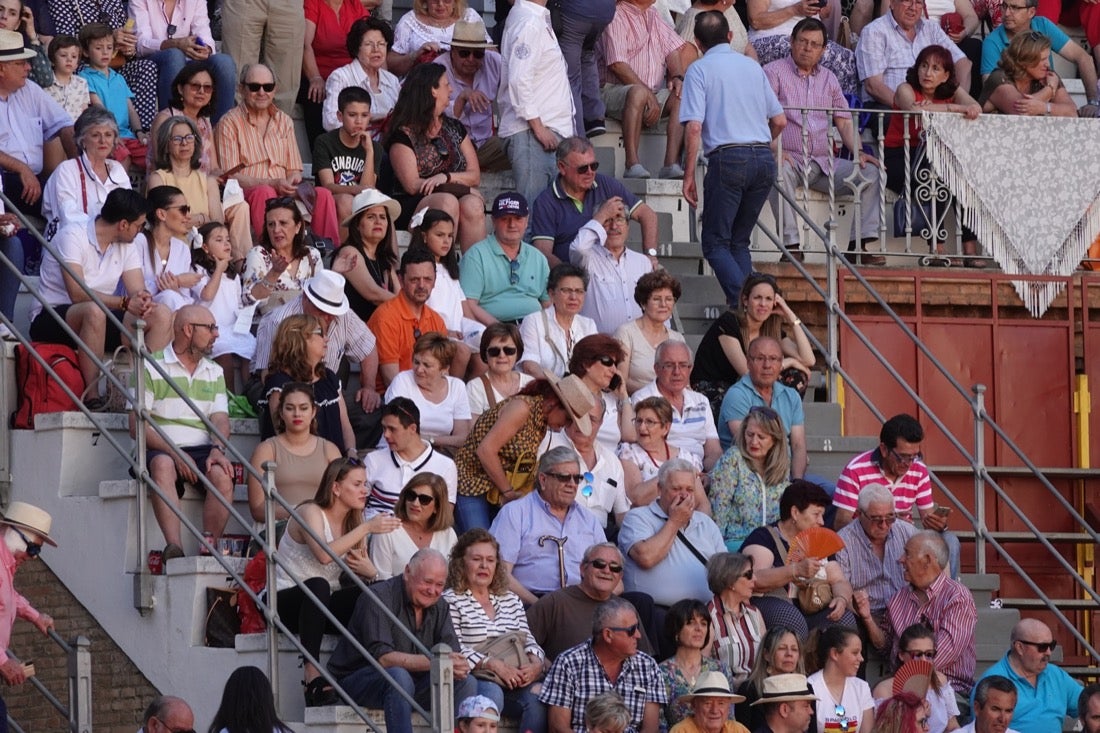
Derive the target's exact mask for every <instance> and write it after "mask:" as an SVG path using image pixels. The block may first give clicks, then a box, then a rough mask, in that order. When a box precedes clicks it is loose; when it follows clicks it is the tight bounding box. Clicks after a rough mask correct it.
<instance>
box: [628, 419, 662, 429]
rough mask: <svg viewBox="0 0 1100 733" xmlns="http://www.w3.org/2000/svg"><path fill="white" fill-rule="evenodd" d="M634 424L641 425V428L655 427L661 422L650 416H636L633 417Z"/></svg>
mask: <svg viewBox="0 0 1100 733" xmlns="http://www.w3.org/2000/svg"><path fill="white" fill-rule="evenodd" d="M634 424H635V425H641V426H642V427H643V428H655V427H657V426H658V425H660V424H661V421H660V420H654V419H653V418H651V417H636V418H634Z"/></svg>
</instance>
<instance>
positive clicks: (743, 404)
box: [718, 374, 806, 452]
mask: <svg viewBox="0 0 1100 733" xmlns="http://www.w3.org/2000/svg"><path fill="white" fill-rule="evenodd" d="M750 407H770V408H772V409H773V410H775V411H776V412H778V413H779V417H780V418H781V419H782V420H783V429H784V430H785V431H786V433H787V435H788V437H789V436H790V434H791V428H793V427H795V426H796V425H802V424H803V423H804V422H806V416H805V414H804V413H803V411H802V398H801V397H799V396H798V390H795V389H791V388H790V387H788V386H787V385H785V384H780V383H779V382H776V383H775V384H773V385H772V402H771V404H770V405H769V404H768V403H767V402H765V401H764V398H763V397H761V396H760V393H759V392H757V391H756V387H755V386H753V383H752V379H750V378H749V375H748V374H746V375H745V376H743V377H741V379H739V380H737V383H736V384H734V385H733V386H732V387H730V388H729V389H728V390H727V391H726V396H725V397H723V398H722V409H721V410H720V411H719V415H718V439H719V440H720V441H721V442H722V450H723V451H726V450H729V447H730V445H731V444H732V443H733V435H732V434H731V433H730V426H729V421H730V420H744V419H745V415H748V414H749V408H750ZM787 451H788V452H789V451H790V444H788V445H787Z"/></svg>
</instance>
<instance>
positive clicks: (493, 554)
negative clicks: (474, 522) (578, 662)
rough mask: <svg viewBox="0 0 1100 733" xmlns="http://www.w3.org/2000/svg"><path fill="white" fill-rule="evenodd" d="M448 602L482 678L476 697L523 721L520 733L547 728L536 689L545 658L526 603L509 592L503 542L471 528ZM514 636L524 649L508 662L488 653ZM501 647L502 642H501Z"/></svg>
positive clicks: (453, 566)
mask: <svg viewBox="0 0 1100 733" xmlns="http://www.w3.org/2000/svg"><path fill="white" fill-rule="evenodd" d="M447 586H448V588H447V590H445V591H443V600H445V601H447V605H449V606H450V607H451V621H452V622H453V623H454V627H455V634H456V635H457V636H458V641H459V644H461V649H460V650H459V651H461V653H462V656H464V657H466V661H467V662H469V663H470V669H472V670H473V674H474V676H475V677H477V678H478V680H477V694H479V695H484V696H485V697H487V698H489V699H490V700H492V701H493V703H494V704H495V705H496V706H497V709H498V710H500V711H501V712H503V713H505V714H506V715H509V716H511V717H512V718H513V719H515V718H518V719H519V729H520V730H521V731H543V730H546V706H545V705H543V704H542V703H541V702H539V700H538V697H537V688H536V691H532V685H534V684H535V683H537V682H538V681H539V680H541V679H542V675H543V660H544V659H545V656H546V655H545V654H544V653H543V651H542V649H541V648H540V647H539V645H538V642H537V641H535V637H534V636H532V635H531V630H530V628H529V627H528V625H527V616H526V614H525V613H524V611H523V601H521V600H520V598H519V596H517V595H516V594H515V593H514V592H513V591H510V590H508V573H507V572H506V571H505V569H504V564H503V563H502V562H501V560H500V544H499V543H498V542H497V540H496V538H495V537H493V535H491V534H489V532H488V531H487V530H484V529H471V530H470V531H469V532H466V533H464V534H463V535H462V536H461V537H459V538H458V543H457V544H456V545H455V546H454V549H453V550H451V561H450V565H449V567H448V570H447ZM505 635H511V636H513V637H514V638H515V639H516V641H517V643H518V645H521V646H522V647H523V655H522V658H521V656H520V655H519V654H518V649H517V652H516V653H515V654H514V655H512V656H510V658H508V659H503V658H500V657H498V656H494V655H492V654H490V653H487V652H488V651H489V650H490V649H491V648H492V646H493V645H494V642H496V641H497V640H498V639H500V638H501V637H503V636H505ZM498 644H499V642H498Z"/></svg>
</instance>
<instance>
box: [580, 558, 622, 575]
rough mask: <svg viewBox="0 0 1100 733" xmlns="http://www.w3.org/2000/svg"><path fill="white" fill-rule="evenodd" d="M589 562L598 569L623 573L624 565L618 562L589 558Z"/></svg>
mask: <svg viewBox="0 0 1100 733" xmlns="http://www.w3.org/2000/svg"><path fill="white" fill-rule="evenodd" d="M588 564H589V565H591V566H592V567H594V568H596V569H597V570H610V571H611V572H613V573H616V574H618V573H621V572H622V571H623V566H622V565H620V564H619V563H617V562H608V561H607V560H589V561H588Z"/></svg>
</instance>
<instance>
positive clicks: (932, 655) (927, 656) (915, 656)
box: [905, 649, 936, 659]
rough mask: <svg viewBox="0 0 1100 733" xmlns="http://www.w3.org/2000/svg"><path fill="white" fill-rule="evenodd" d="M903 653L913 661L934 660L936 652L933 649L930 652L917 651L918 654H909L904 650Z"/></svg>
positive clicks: (909, 652)
mask: <svg viewBox="0 0 1100 733" xmlns="http://www.w3.org/2000/svg"><path fill="white" fill-rule="evenodd" d="M905 653H906V654H908V655H909V656H910V657H912V658H913V659H935V658H936V650H935V649H932V650H931V651H919V652H911V651H908V650H906V652H905Z"/></svg>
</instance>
